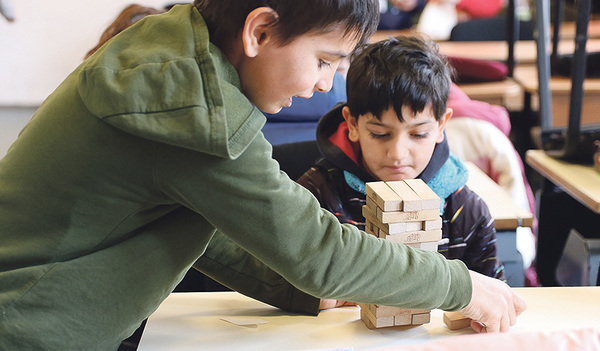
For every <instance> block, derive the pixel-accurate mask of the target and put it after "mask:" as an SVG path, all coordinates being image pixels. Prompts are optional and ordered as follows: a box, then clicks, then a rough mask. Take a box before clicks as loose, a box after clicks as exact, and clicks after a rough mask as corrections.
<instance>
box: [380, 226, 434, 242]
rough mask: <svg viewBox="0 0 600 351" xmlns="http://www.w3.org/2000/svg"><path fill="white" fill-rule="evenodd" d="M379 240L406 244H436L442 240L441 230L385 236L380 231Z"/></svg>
mask: <svg viewBox="0 0 600 351" xmlns="http://www.w3.org/2000/svg"><path fill="white" fill-rule="evenodd" d="M379 237H380V238H384V239H386V240H389V241H391V242H395V243H400V244H408V243H420V242H432V241H434V242H438V241H439V240H440V239H441V238H442V230H441V229H435V230H427V231H426V230H419V231H416V232H407V233H400V234H389V235H388V234H386V233H385V232H383V231H381V232H380V233H379Z"/></svg>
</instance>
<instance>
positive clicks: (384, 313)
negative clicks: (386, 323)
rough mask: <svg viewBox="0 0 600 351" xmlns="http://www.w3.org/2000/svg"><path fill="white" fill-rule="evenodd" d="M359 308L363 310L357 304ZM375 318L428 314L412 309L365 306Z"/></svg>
mask: <svg viewBox="0 0 600 351" xmlns="http://www.w3.org/2000/svg"><path fill="white" fill-rule="evenodd" d="M359 305H360V307H361V308H363V305H362V304H359ZM365 307H366V308H367V309H368V310H369V311H371V313H373V315H374V316H375V317H376V318H381V317H390V316H399V315H402V314H410V315H412V314H418V313H428V312H429V310H422V309H414V308H401V307H392V306H384V305H374V304H366V306H365Z"/></svg>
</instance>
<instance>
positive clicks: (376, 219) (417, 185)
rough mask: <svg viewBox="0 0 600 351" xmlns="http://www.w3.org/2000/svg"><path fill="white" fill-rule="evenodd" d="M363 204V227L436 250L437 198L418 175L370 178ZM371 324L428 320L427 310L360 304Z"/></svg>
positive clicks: (438, 229)
mask: <svg viewBox="0 0 600 351" xmlns="http://www.w3.org/2000/svg"><path fill="white" fill-rule="evenodd" d="M366 192H367V204H366V205H365V206H363V216H364V217H365V231H366V232H367V233H369V234H373V235H375V236H377V237H379V238H383V239H386V240H389V241H392V242H396V243H402V244H406V245H408V246H412V247H416V248H420V249H424V250H428V251H436V252H437V247H438V242H439V241H440V240H441V239H442V218H441V217H440V198H439V197H438V196H437V194H436V193H435V192H434V191H433V190H431V188H429V186H427V184H425V182H423V181H422V180H421V179H406V180H403V181H390V182H384V181H379V182H370V183H367V184H366ZM359 305H360V307H361V312H360V314H361V319H362V320H363V322H364V323H365V325H366V326H367V327H368V328H370V329H374V328H384V327H392V326H404V325H421V324H425V323H429V321H430V312H431V311H429V310H417V309H408V308H398V307H390V306H381V305H373V304H359Z"/></svg>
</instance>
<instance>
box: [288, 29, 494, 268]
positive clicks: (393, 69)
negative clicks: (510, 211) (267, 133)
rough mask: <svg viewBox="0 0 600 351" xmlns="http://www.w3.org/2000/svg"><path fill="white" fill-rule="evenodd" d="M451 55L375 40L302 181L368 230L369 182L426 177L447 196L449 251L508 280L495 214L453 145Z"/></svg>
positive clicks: (327, 121) (445, 249) (320, 134)
mask: <svg viewBox="0 0 600 351" xmlns="http://www.w3.org/2000/svg"><path fill="white" fill-rule="evenodd" d="M448 67H449V66H448V64H447V62H446V61H445V60H444V59H443V58H442V57H441V56H440V55H439V54H438V52H437V49H436V47H435V46H434V44H430V43H427V42H425V41H423V40H421V39H419V38H415V37H397V38H391V39H389V40H386V41H383V42H379V43H375V44H371V45H369V46H367V47H366V48H364V50H363V51H362V52H361V53H359V54H358V55H357V56H356V58H355V59H354V60H353V62H352V63H351V65H350V69H349V71H348V83H347V94H348V102H347V103H346V104H345V105H344V104H338V105H337V106H336V107H334V108H333V109H332V110H331V111H330V112H329V113H328V114H326V115H325V116H324V117H323V118H322V119H321V121H320V122H319V126H318V128H317V140H318V144H319V148H320V150H321V152H322V154H323V158H321V159H320V160H318V161H317V163H316V164H315V165H314V166H313V167H312V168H311V169H310V170H308V171H307V172H306V173H305V174H304V175H303V176H302V177H301V178H300V179H299V180H298V182H299V183H300V184H302V185H303V186H305V187H306V188H308V189H309V190H310V191H311V192H312V193H313V194H314V195H315V196H316V197H317V198H318V200H319V202H320V203H321V205H322V206H323V207H324V208H327V209H329V211H331V212H332V213H334V214H335V215H336V216H337V217H338V219H339V220H340V222H342V223H352V224H355V225H357V226H358V227H359V228H361V229H363V230H364V217H363V215H362V211H361V208H362V206H363V205H364V204H365V197H366V193H365V182H369V181H377V180H384V181H395V180H404V179H413V178H421V179H422V180H423V181H425V182H426V183H427V184H428V185H429V187H431V188H432V189H433V190H434V191H435V192H436V193H437V194H438V196H439V197H440V199H442V200H443V201H442V203H441V204H440V214H441V216H442V220H443V227H442V233H443V237H444V238H447V239H448V243H447V244H442V245H440V246H439V252H440V253H441V254H443V255H444V256H445V257H446V258H450V259H460V260H462V261H463V262H465V264H466V265H467V267H468V268H469V269H471V270H474V271H477V272H479V273H481V274H484V275H487V276H490V277H494V278H498V279H502V280H504V279H505V274H504V266H503V265H502V263H501V262H500V261H499V260H498V258H497V257H496V252H497V247H496V232H495V229H494V220H493V218H492V217H491V215H490V212H489V209H488V207H487V205H486V204H485V203H484V202H483V200H482V199H481V198H480V197H479V196H477V194H475V193H474V192H473V191H472V190H471V189H469V187H468V186H466V182H467V179H468V171H467V169H466V168H465V166H464V165H463V164H462V162H461V161H460V160H459V159H458V158H457V157H456V156H455V155H453V154H451V153H450V152H449V148H448V142H447V140H446V138H445V134H444V128H445V126H446V122H447V121H448V119H449V118H450V117H451V115H452V110H451V109H449V108H447V106H446V104H447V101H448V94H449V88H450V84H451V77H450V74H451V73H450V69H449V68H448Z"/></svg>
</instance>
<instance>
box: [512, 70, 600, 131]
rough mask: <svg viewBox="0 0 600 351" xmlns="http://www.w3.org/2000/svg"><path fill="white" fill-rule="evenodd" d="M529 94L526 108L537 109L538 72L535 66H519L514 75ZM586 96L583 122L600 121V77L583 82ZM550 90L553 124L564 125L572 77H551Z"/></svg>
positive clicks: (584, 98)
mask: <svg viewBox="0 0 600 351" xmlns="http://www.w3.org/2000/svg"><path fill="white" fill-rule="evenodd" d="M513 78H514V79H515V81H517V82H518V83H519V84H520V85H521V86H522V87H523V89H524V91H525V93H526V94H529V96H530V98H531V103H530V104H529V106H526V108H531V109H534V110H537V108H538V106H539V100H538V95H537V93H538V86H539V83H538V82H539V80H538V72H537V67H535V66H517V67H516V68H515V72H514V77H513ZM583 89H584V97H583V106H582V111H581V123H582V124H589V123H598V122H600V114H599V113H598V111H599V109H600V78H588V79H586V80H585V81H584V83H583ZM550 91H551V93H552V126H554V127H564V126H566V125H567V124H568V120H569V101H570V99H571V79H570V78H568V77H560V76H553V77H551V78H550Z"/></svg>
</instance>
